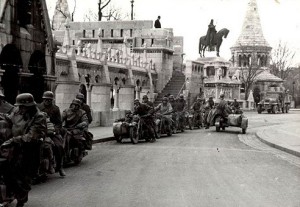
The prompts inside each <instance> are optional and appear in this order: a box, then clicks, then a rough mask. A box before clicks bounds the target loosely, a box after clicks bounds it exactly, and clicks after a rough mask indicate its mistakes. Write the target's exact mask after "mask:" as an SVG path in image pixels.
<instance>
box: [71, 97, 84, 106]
mask: <svg viewBox="0 0 300 207" xmlns="http://www.w3.org/2000/svg"><path fill="white" fill-rule="evenodd" d="M81 103H82V102H81V100H79V99H78V98H75V99H74V100H73V101H72V103H71V104H75V105H77V106H81Z"/></svg>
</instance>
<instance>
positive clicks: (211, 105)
mask: <svg viewBox="0 0 300 207" xmlns="http://www.w3.org/2000/svg"><path fill="white" fill-rule="evenodd" d="M214 105H215V102H214V99H213V97H212V96H210V97H209V99H208V100H207V102H206V104H205V107H204V109H205V113H204V125H205V129H208V128H209V125H210V123H209V121H208V115H209V112H210V111H211V109H213V108H214Z"/></svg>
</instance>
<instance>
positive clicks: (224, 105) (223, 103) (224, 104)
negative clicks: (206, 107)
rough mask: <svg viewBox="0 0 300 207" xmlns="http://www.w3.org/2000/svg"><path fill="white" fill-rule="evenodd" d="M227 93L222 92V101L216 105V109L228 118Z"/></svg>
mask: <svg viewBox="0 0 300 207" xmlns="http://www.w3.org/2000/svg"><path fill="white" fill-rule="evenodd" d="M224 97H225V95H224V94H223V93H222V94H220V103H219V104H218V105H217V106H216V110H217V112H216V113H218V114H221V116H223V118H227V117H228V113H229V110H228V105H227V101H225V100H224Z"/></svg>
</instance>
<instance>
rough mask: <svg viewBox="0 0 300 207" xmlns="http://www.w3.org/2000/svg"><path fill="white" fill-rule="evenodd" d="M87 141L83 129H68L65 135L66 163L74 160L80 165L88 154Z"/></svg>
mask: <svg viewBox="0 0 300 207" xmlns="http://www.w3.org/2000/svg"><path fill="white" fill-rule="evenodd" d="M85 141H86V139H85V138H84V132H83V131H82V130H80V129H68V128H67V129H66V133H65V136H64V148H65V160H64V163H65V164H68V163H70V162H74V164H75V165H78V164H79V163H80V162H81V161H82V159H83V157H85V156H86V155H87V154H88V152H87V151H86V150H85Z"/></svg>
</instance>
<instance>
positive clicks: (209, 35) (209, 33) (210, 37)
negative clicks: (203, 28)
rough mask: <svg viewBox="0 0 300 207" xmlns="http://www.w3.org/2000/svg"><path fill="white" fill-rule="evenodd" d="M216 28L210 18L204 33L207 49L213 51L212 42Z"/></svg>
mask: <svg viewBox="0 0 300 207" xmlns="http://www.w3.org/2000/svg"><path fill="white" fill-rule="evenodd" d="M216 33H217V30H216V26H215V25H214V20H213V19H212V20H210V23H209V25H208V30H207V33H206V38H205V39H206V45H208V46H209V47H208V48H209V51H214V45H215V44H214V42H215V36H216Z"/></svg>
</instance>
